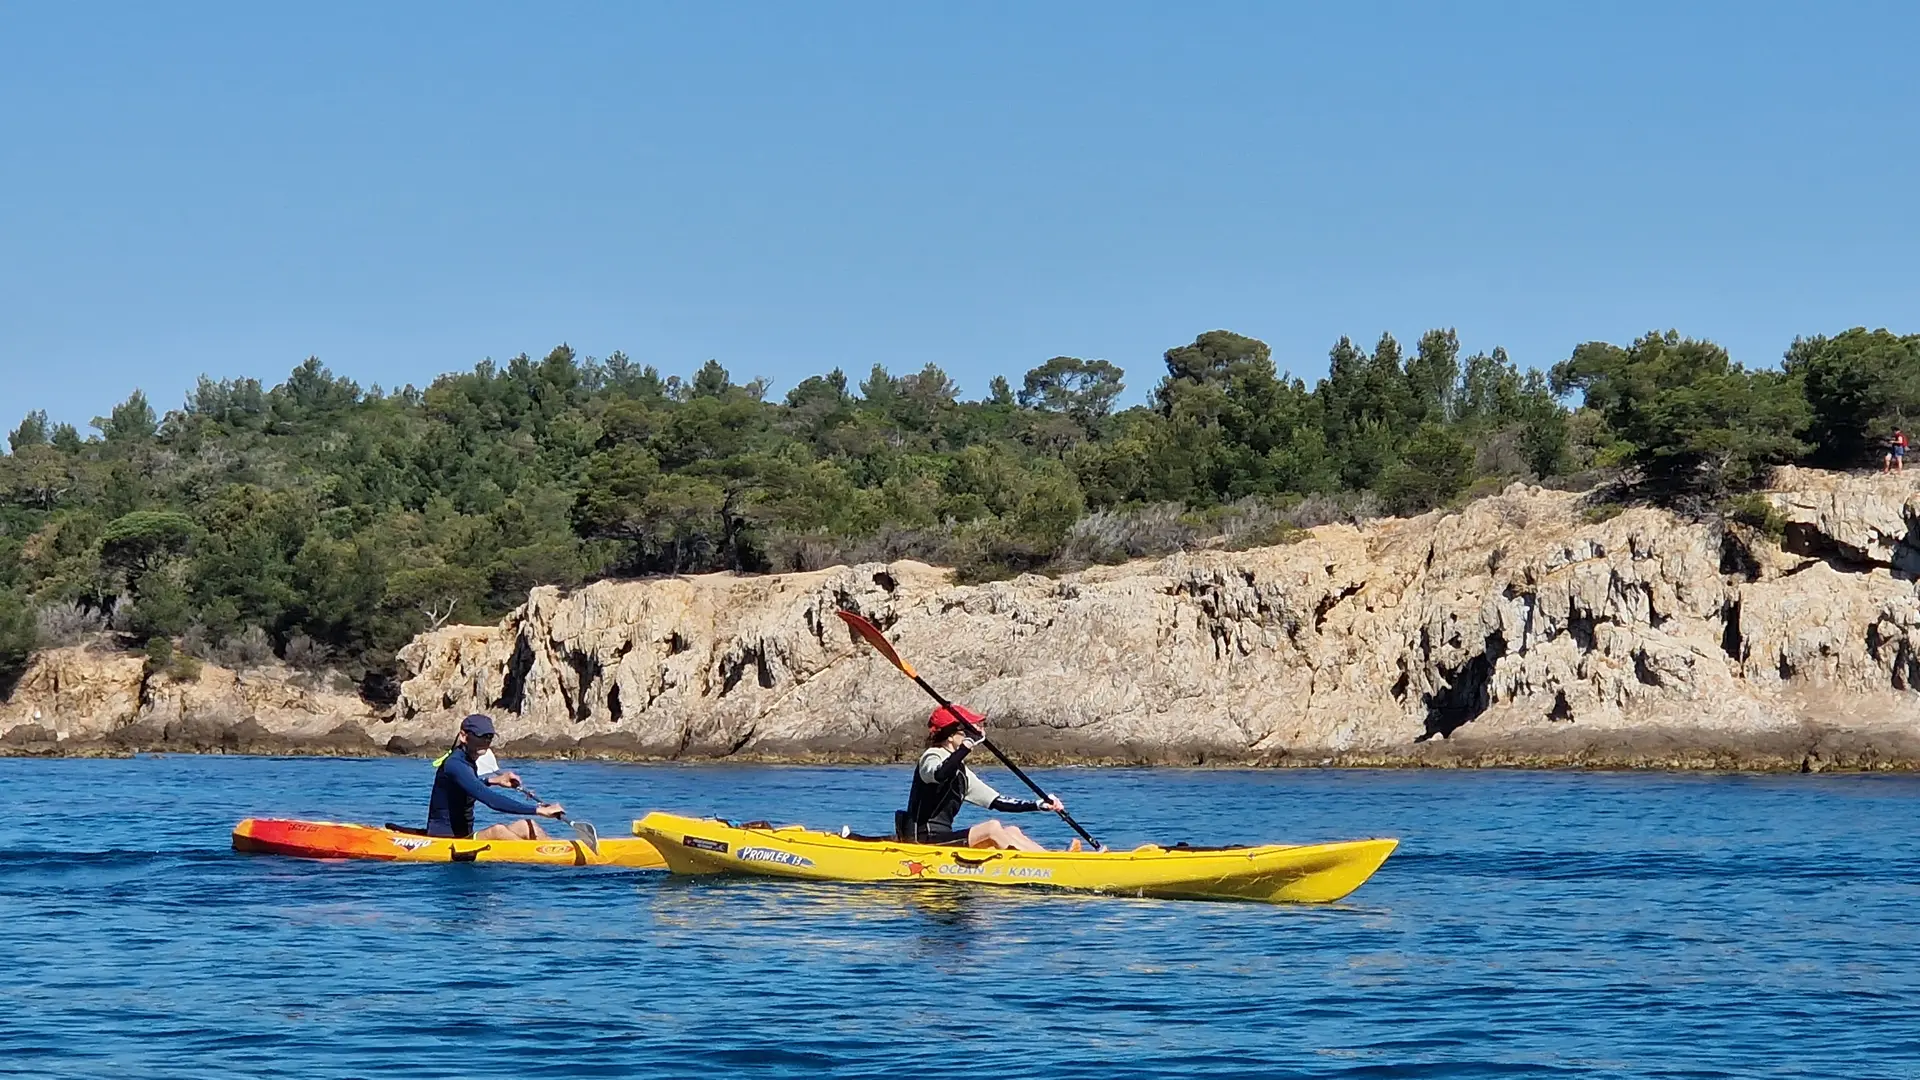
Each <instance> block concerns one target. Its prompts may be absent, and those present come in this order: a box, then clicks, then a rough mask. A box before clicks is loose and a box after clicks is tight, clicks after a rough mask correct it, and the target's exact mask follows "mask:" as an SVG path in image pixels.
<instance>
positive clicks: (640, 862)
mask: <svg viewBox="0 0 1920 1080" xmlns="http://www.w3.org/2000/svg"><path fill="white" fill-rule="evenodd" d="M233 850H235V851H246V852H253V853H255V854H261V855H294V856H298V857H300V858H304V859H378V860H381V861H383V862H511V863H542V864H545V865H549V866H631V867H661V866H665V865H666V860H664V859H662V858H661V857H660V853H659V852H658V851H656V850H655V849H654V847H653V845H652V844H650V843H648V842H647V841H645V840H639V839H627V838H619V839H608V840H602V841H600V851H599V853H598V854H595V853H594V852H593V851H592V850H590V849H589V848H588V847H587V845H586V844H585V842H583V841H581V840H578V839H574V838H561V837H554V838H553V839H551V840H455V839H451V838H448V837H443V836H424V835H422V834H420V833H416V832H410V831H407V830H404V829H396V828H385V829H383V828H379V827H377V826H373V825H352V824H347V823H344V822H338V821H291V820H287V819H284V818H247V819H246V820H244V821H242V822H241V823H240V824H238V825H235V826H234V827H233Z"/></svg>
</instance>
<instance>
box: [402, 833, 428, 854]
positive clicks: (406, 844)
mask: <svg viewBox="0 0 1920 1080" xmlns="http://www.w3.org/2000/svg"><path fill="white" fill-rule="evenodd" d="M392 839H393V846H394V847H399V848H406V849H407V850H408V851H419V850H420V849H421V848H423V847H426V846H427V845H428V844H431V843H433V841H431V840H429V839H427V838H426V837H424V836H396V837H393V838H392Z"/></svg>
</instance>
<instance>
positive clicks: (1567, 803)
mask: <svg viewBox="0 0 1920 1080" xmlns="http://www.w3.org/2000/svg"><path fill="white" fill-rule="evenodd" d="M508 764H510V765H511V764H514V763H512V762H509V763H508ZM520 771H521V772H522V774H523V775H524V776H525V777H526V778H527V780H528V782H529V783H530V784H531V785H532V786H533V787H535V788H537V789H538V790H540V791H541V792H542V793H543V794H544V795H547V796H548V797H552V798H559V799H562V800H563V801H565V802H566V803H567V804H568V806H569V808H570V809H571V810H572V811H573V814H574V816H575V817H578V818H584V819H586V820H589V821H593V822H594V823H595V824H596V825H598V827H599V828H600V830H601V832H602V834H603V835H609V836H611V835H621V834H625V833H626V832H627V831H628V828H629V823H630V821H631V820H632V818H633V817H635V816H637V814H638V812H640V811H642V810H645V809H649V808H661V809H671V810H677V811H682V812H692V813H717V814H720V815H722V816H728V817H732V818H735V819H751V818H757V817H767V818H772V819H775V820H779V821H800V822H805V823H809V824H813V825H819V826H828V827H838V826H839V825H841V824H843V823H846V824H852V825H854V826H855V827H856V829H867V830H870V831H881V830H883V829H885V828H886V827H887V824H888V823H889V821H890V812H891V811H892V809H893V808H894V807H895V806H896V805H898V804H899V803H900V802H901V800H902V799H903V798H904V788H905V784H906V770H905V767H900V768H833V769H823V768H772V767H725V766H704V767H670V766H625V765H602V764H581V763H532V764H528V765H526V766H525V767H524V768H521V770H520ZM983 771H984V770H983ZM987 775H988V779H989V780H990V781H992V782H995V783H996V784H997V785H998V786H1000V787H1001V788H1002V790H1006V791H1012V790H1014V789H1016V788H1017V787H1018V785H1017V784H1015V783H1013V782H1012V780H1011V778H1010V777H1007V776H1005V774H999V773H997V770H996V771H995V772H990V773H987ZM1043 775H1044V776H1045V777H1046V778H1047V783H1048V786H1050V787H1052V788H1054V789H1055V790H1057V791H1059V792H1060V793H1062V794H1063V795H1065V796H1066V798H1067V799H1068V802H1069V809H1071V810H1072V811H1073V812H1074V813H1075V816H1076V817H1078V818H1079V819H1080V820H1081V821H1082V823H1084V824H1086V825H1087V826H1088V827H1089V828H1090V829H1091V830H1092V831H1093V832H1094V833H1095V835H1097V836H1099V837H1100V838H1101V839H1102V840H1105V841H1107V842H1109V843H1112V844H1129V845H1130V844H1133V843H1138V842H1142V841H1146V840H1157V841H1161V842H1168V843H1170V842H1174V841H1179V840H1191V841H1193V842H1195V843H1224V842H1235V841H1276V840H1291V841H1312V840H1333V839H1344V838H1352V837H1361V836H1376V835H1387V836H1397V837H1399V838H1400V839H1401V841H1402V846H1401V848H1400V850H1399V852H1398V853H1396V854H1395V855H1394V857H1393V858H1391V859H1389V860H1388V861H1387V863H1386V865H1385V866H1384V867H1383V868H1382V869H1381V871H1380V872H1379V873H1378V874H1377V875H1376V876H1375V877H1374V878H1373V880H1372V881H1370V882H1369V883H1368V884H1367V885H1365V886H1363V887H1362V888H1361V889H1360V891H1359V892H1357V893H1355V894H1354V895H1353V896H1352V897H1351V898H1349V900H1348V901H1347V902H1345V903H1342V904H1339V905H1335V906H1327V907H1316V908H1310V907H1282V906H1264V905H1253V904H1225V903H1197V902H1179V901H1154V900H1139V899H1107V898H1097V897H1085V896H1076V895H1067V894H1052V893H1040V892H1026V891H1021V892H1011V891H1009V892H1000V891H993V890H990V889H984V888H972V889H970V888H966V887H962V886H939V885H934V886H925V887H917V888H882V887H872V886H840V887H834V886H795V885H789V884H783V883H776V882H764V881H751V880H724V881H698V880H694V881H688V880H674V879H671V878H669V877H668V876H666V875H665V874H662V873H658V872H644V871H622V870H576V869H550V868H540V867H511V866H490V865H417V866H399V865H379V864H367V863H319V862H310V861H301V860H293V859H284V858H276V857H268V856H250V855H240V854H236V853H234V852H232V851H231V850H230V848H229V840H228V836H229V831H230V830H231V828H232V826H233V823H234V822H235V821H236V820H238V819H239V818H241V817H244V816H248V815H282V816H308V817H321V818H330V819H335V820H365V821H371V822H380V821H385V820H409V821H411V820H414V819H417V818H420V817H422V816H423V815H424V810H425V804H426V793H427V786H428V783H429V781H430V777H431V773H430V771H429V768H428V766H426V765H425V764H424V763H422V762H419V761H408V760H367V761H360V760H343V761H331V760H309V759H293V760H285V759H261V758H232V757H177V756H174V757H164V758H140V759H134V760H119V761H82V760H74V761H64V760H56V761H44V760H0V785H4V790H6V791H7V792H9V793H10V794H11V796H12V801H11V805H10V806H9V807H8V810H7V812H6V814H5V815H4V817H0V964H3V966H4V974H5V977H4V978H3V979H0V1074H6V1075H21V1076H35V1077H69V1076H72V1077H82V1076H84V1077H113V1078H116V1080H133V1078H138V1077H161V1076H165V1077H256V1076H257V1077H285V1078H296V1080H304V1078H337V1077H369V1078H373V1077H377V1078H380V1080H399V1078H402V1077H452V1076H463V1077H474V1076H488V1077H491V1076H501V1077H520V1078H532V1077H589V1076H592V1077H598V1076H636V1077H639V1076H644V1077H681V1076H685V1077H695V1076H699V1077H709V1076H734V1075H737V1076H767V1077H772V1076H815V1075H837V1076H859V1077H868V1076H870V1077H881V1076H889V1077H891V1076H908V1077H911V1076H966V1077H976V1078H990V1077H1007V1078H1023V1077H1034V1078H1042V1080H1071V1078H1078V1077H1087V1078H1100V1080H1111V1078H1116V1077H1188V1076H1246V1077H1256V1076H1257V1077H1341V1078H1358V1077H1482V1076H1514V1077H1532V1076H1542V1077H1699V1078H1705V1077H1771V1076H1810V1077H1814V1076H1817V1077H1849V1078H1855V1077H1858V1078H1868V1077H1920V855H1916V853H1915V847H1914V836H1913V834H1914V830H1915V826H1916V823H1920V779H1915V778H1908V777H1887V776H1782V777H1753V776H1692V775H1630V774H1580V773H1531V772H1469V771H1459V772H1453V771H1431V772H1413V771H1405V772H1399V771H1389V772H1367V771H1325V772H1321V771H1298V770H1287V771H1270V772H1251V771H1249V772H1238V771H1234V772H1220V771H1185V770H1167V769H1159V770H1093V769H1075V770H1052V771H1047V772H1045V773H1044V774H1043ZM1021 824H1022V825H1028V826H1031V827H1032V830H1033V831H1034V832H1035V833H1036V835H1039V836H1041V837H1042V838H1043V839H1044V840H1046V841H1048V842H1051V843H1056V844H1064V842H1065V840H1066V839H1067V836H1068V834H1067V832H1066V830H1065V827H1064V826H1063V825H1062V824H1061V823H1060V822H1058V821H1057V820H1053V819H1044V820H1043V819H1041V816H1040V815H1029V816H1028V817H1026V818H1024V819H1022V820H1021Z"/></svg>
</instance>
